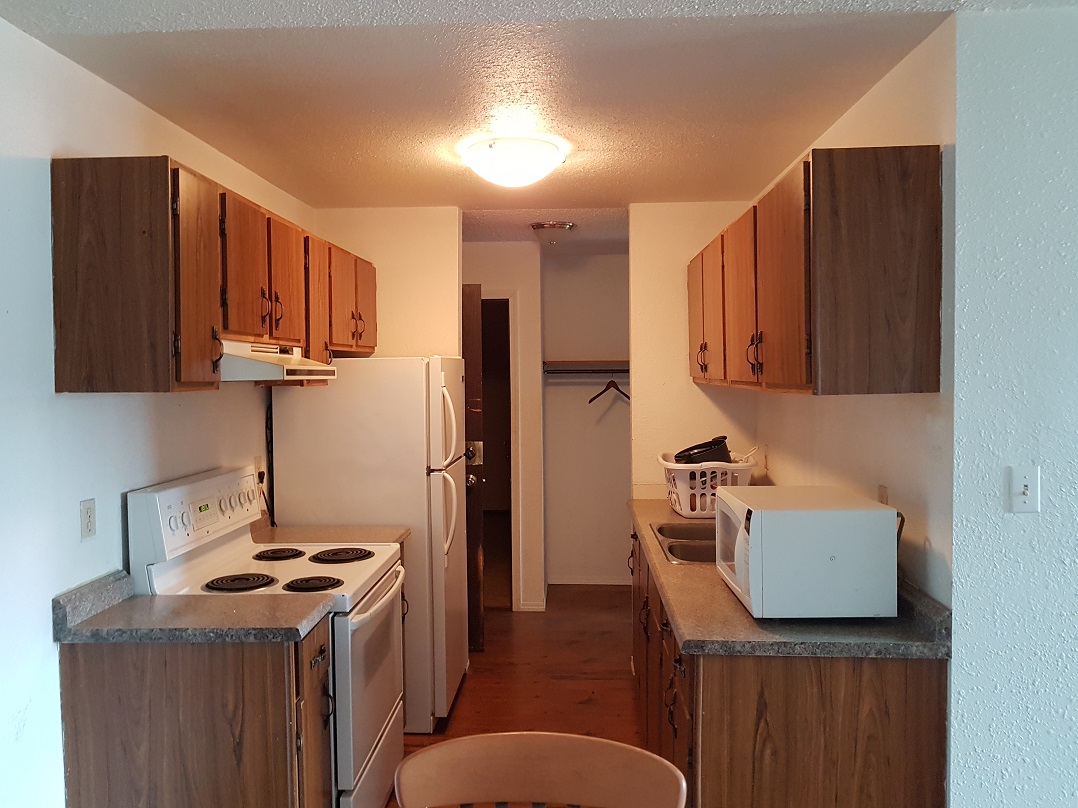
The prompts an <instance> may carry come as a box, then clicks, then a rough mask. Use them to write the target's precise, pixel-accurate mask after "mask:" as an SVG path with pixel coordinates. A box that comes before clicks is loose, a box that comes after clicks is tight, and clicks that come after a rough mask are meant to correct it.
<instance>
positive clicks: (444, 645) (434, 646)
mask: <svg viewBox="0 0 1078 808" xmlns="http://www.w3.org/2000/svg"><path fill="white" fill-rule="evenodd" d="M333 364H334V366H335V367H336V368H337V378H336V379H335V380H333V381H330V382H329V384H328V386H326V387H311V388H304V389H297V388H286V387H279V388H275V389H274V391H273V405H272V406H273V493H274V516H275V518H276V521H277V524H278V525H282V526H284V525H347V524H353V525H355V524H362V525H405V526H407V527H408V528H410V530H411V535H410V536H409V537H408V538H407V539H406V540H405V542H404V546H403V548H402V554H401V555H402V560H403V562H404V567H405V570H406V571H407V576H406V579H405V583H404V595H405V598H406V601H407V605H406V608H407V615H406V617H405V621H404V680H405V681H404V721H405V724H404V728H405V731H406V732H431V731H432V730H433V729H434V722H435V721H436V719H438V718H441V717H444V716H447V715H448V714H449V708H450V706H452V704H453V698H454V696H455V695H456V692H457V688H458V687H459V686H460V682H461V679H462V678H463V676H464V672H465V670H466V669H467V667H468V594H467V585H468V578H467V539H466V537H465V503H464V494H465V489H464V484H465V471H464V465H465V464H464V459H463V455H464V404H465V402H464V360H463V359H461V358H459V357H439V356H431V357H402V358H385V359H382V358H370V359H337V360H334V363H333Z"/></svg>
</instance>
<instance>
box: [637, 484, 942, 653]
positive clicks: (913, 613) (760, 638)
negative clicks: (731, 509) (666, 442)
mask: <svg viewBox="0 0 1078 808" xmlns="http://www.w3.org/2000/svg"><path fill="white" fill-rule="evenodd" d="M630 510H631V511H632V517H633V526H634V529H635V530H636V533H637V536H639V539H640V546H641V548H642V549H643V553H644V557H645V558H646V559H647V562H648V566H649V569H650V571H651V575H652V577H653V579H654V581H655V586H656V588H657V589H658V592H659V596H660V597H661V598H662V601H663V605H664V606H665V607H666V614H667V617H668V619H669V621H670V625H671V628H672V629H673V632H674V637H675V638H676V639H677V641H678V645H679V646H680V647H681V650H682V651H683V652H684V653H687V654H714V655H726V656H826V657H889V658H903V659H949V658H950V656H951V612H950V610H949V609H948V608H946V607H945V606H943V605H941V604H940V603H938V602H936V601H935V600H933V599H932V598H930V597H929V596H928V595H926V594H925V593H923V592H921V591H920V590H919V589H916V588H915V587H913V586H912V585H910V584H908V583H906V582H904V581H901V580H900V581H899V596H898V597H899V605H898V617H889V618H880V617H876V618H833V619H820V620H804V619H799V620H774V619H772V620H756V619H754V618H753V617H752V615H750V614H749V613H748V611H747V610H746V609H745V607H744V606H743V605H742V604H741V601H739V600H738V599H737V597H736V596H735V595H734V593H733V592H731V591H730V588H729V587H728V586H727V585H726V582H725V581H724V580H723V578H722V576H721V575H720V574H719V571H718V569H716V567H715V565H714V564H672V563H670V562H669V561H668V560H667V559H666V556H665V555H664V554H663V551H662V548H661V547H660V546H659V542H658V539H657V538H656V536H655V534H654V532H653V531H652V529H651V525H652V524H656V525H657V524H663V523H672V522H682V523H699V522H701V521H702V520H699V519H686V518H685V517H682V516H679V515H678V514H677V513H675V512H674V510H673V509H671V507H670V504H669V503H668V502H667V501H666V500H665V499H638V500H633V501H632V502H631V503H630Z"/></svg>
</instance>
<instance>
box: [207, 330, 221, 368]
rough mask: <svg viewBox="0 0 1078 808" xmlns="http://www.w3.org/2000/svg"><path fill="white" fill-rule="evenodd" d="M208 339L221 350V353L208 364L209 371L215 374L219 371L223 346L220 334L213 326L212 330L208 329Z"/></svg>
mask: <svg viewBox="0 0 1078 808" xmlns="http://www.w3.org/2000/svg"><path fill="white" fill-rule="evenodd" d="M210 339H212V340H213V341H214V342H216V343H217V345H218V347H219V348H220V349H221V353H219V354H217V356H216V357H214V358H213V359H212V360H211V362H210V367H211V369H212V370H213V372H214V373H217V372H219V371H220V370H221V360H222V359H223V358H224V355H225V344H224V343H223V342H221V333H220V332H219V331H218V330H217V326H213V328H211V329H210Z"/></svg>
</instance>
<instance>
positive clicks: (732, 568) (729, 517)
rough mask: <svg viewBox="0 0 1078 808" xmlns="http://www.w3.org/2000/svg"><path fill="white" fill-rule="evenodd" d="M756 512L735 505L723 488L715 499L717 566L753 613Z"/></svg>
mask: <svg viewBox="0 0 1078 808" xmlns="http://www.w3.org/2000/svg"><path fill="white" fill-rule="evenodd" d="M751 518H752V511H751V510H750V509H748V508H746V507H745V506H743V505H741V504H740V503H738V505H733V504H731V503H730V502H729V500H727V499H726V497H724V496H723V492H722V489H719V491H718V496H716V497H715V564H716V566H717V567H718V570H719V573H720V574H721V575H722V577H723V578H724V579H725V580H726V583H727V585H728V586H729V587H730V589H731V590H732V591H733V593H734V594H735V595H737V598H738V600H740V601H741V602H742V603H743V604H744V605H745V608H746V609H748V610H749V611H750V612H751V611H752V605H751V601H750V597H749V594H750V591H751V586H750V565H749V556H750V545H749V534H748V530H747V528H748V526H749V524H750V520H751Z"/></svg>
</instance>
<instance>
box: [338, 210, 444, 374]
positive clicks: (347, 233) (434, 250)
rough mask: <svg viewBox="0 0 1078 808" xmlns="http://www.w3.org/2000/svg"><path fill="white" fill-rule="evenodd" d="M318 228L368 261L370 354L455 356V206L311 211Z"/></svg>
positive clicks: (339, 244)
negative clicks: (372, 288)
mask: <svg viewBox="0 0 1078 808" xmlns="http://www.w3.org/2000/svg"><path fill="white" fill-rule="evenodd" d="M317 215H318V232H319V234H321V235H323V236H324V237H325V238H327V239H328V240H329V241H332V242H333V243H334V244H337V245H338V246H340V247H343V248H344V249H346V250H351V251H352V252H354V253H356V254H357V255H360V256H362V257H363V258H366V259H367V260H368V261H370V262H371V263H373V264H374V266H375V268H376V270H377V273H378V349H377V351H375V356H435V355H440V356H460V350H461V349H460V284H461V280H460V279H461V267H460V260H461V259H460V217H461V213H460V209H459V208H337V209H325V210H319V211H318V214H317Z"/></svg>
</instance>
